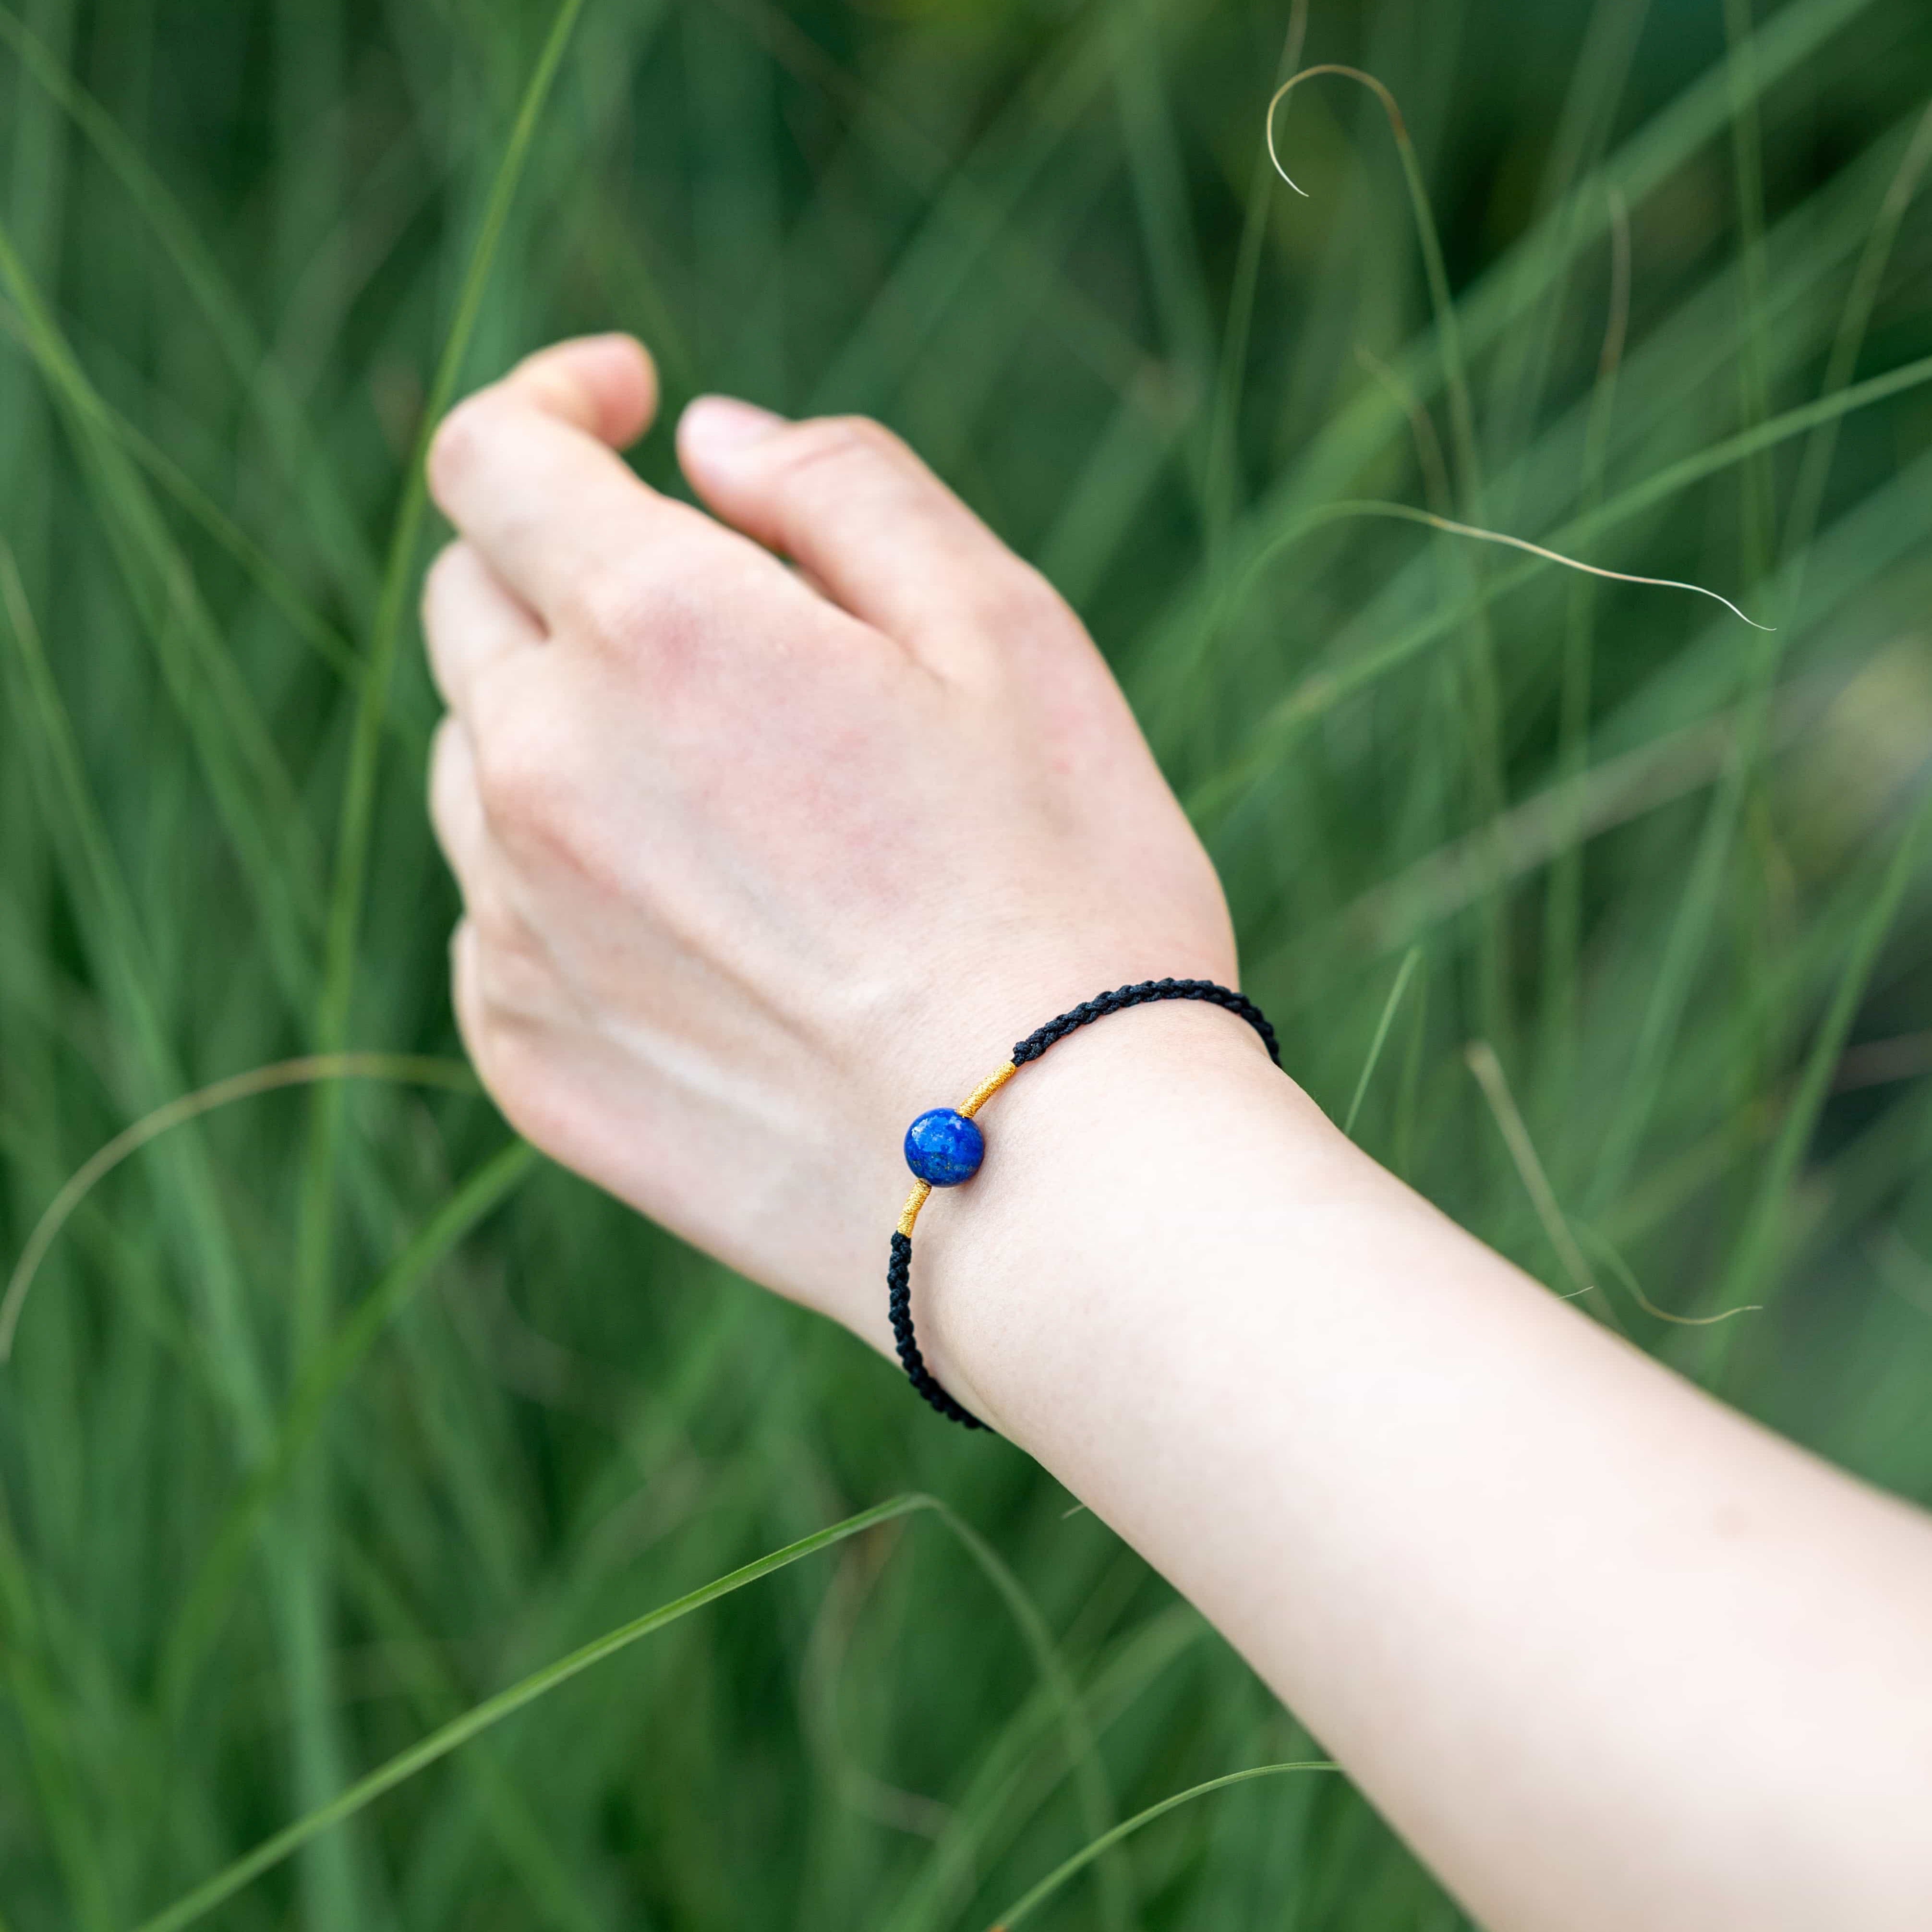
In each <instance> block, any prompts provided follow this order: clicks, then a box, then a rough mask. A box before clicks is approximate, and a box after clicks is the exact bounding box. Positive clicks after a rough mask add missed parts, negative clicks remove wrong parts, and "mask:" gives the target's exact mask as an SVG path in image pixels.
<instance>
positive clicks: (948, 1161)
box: [905, 1107, 986, 1187]
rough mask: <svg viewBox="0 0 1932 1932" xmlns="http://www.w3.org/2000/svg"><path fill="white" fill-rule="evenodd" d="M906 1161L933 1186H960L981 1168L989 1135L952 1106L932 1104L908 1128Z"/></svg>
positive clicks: (922, 1178)
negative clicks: (932, 1105) (981, 1131)
mask: <svg viewBox="0 0 1932 1932" xmlns="http://www.w3.org/2000/svg"><path fill="white" fill-rule="evenodd" d="M905 1157H906V1165H907V1166H908V1167H909V1168H910V1169H912V1171H913V1173H915V1174H916V1175H918V1176H919V1179H920V1180H922V1181H927V1182H929V1183H930V1184H932V1186H933V1187H958V1186H959V1184H960V1183H961V1182H962V1181H971V1179H972V1178H973V1177H974V1175H976V1174H977V1173H978V1172H980V1162H981V1161H983V1160H985V1159H986V1136H985V1135H984V1134H983V1133H980V1129H979V1124H978V1123H977V1121H970V1120H968V1118H966V1116H965V1115H964V1114H962V1113H959V1112H956V1111H955V1110H954V1109H953V1108H951V1107H931V1108H929V1109H927V1110H926V1112H924V1113H923V1114H922V1115H919V1118H918V1119H917V1120H916V1121H913V1124H912V1125H911V1126H910V1127H908V1128H907V1130H906V1137H905Z"/></svg>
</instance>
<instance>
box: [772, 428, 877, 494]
mask: <svg viewBox="0 0 1932 1932" xmlns="http://www.w3.org/2000/svg"><path fill="white" fill-rule="evenodd" d="M904 452H905V446H904V444H903V443H901V442H900V441H899V440H898V437H895V435H893V434H892V431H890V430H889V429H887V428H886V427H885V425H883V423H877V422H874V421H873V420H872V419H871V417H870V416H818V417H815V418H814V419H812V420H811V422H802V423H800V424H799V425H797V426H796V428H794V429H793V430H791V431H789V432H788V433H787V434H786V435H784V437H781V438H780V439H779V440H778V452H777V454H778V460H779V463H780V464H781V469H782V472H783V474H784V477H785V478H786V479H787V480H788V481H793V482H796V481H798V480H799V479H800V478H803V477H805V476H808V475H813V474H814V473H816V472H820V471H822V470H825V469H852V468H853V467H856V466H859V465H865V466H876V465H877V464H880V463H896V462H897V461H898V460H900V459H901V457H902V456H903V455H904Z"/></svg>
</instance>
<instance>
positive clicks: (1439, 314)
mask: <svg viewBox="0 0 1932 1932" xmlns="http://www.w3.org/2000/svg"><path fill="white" fill-rule="evenodd" d="M1319 74H1340V75H1342V76H1343V77H1344V78H1345V79H1346V80H1353V81H1358V82H1360V83H1361V85H1362V86H1364V87H1366V88H1367V89H1369V91H1370V92H1371V93H1372V94H1373V95H1375V97H1376V99H1377V100H1378V101H1380V102H1381V103H1382V111H1383V112H1384V113H1385V114H1387V115H1388V123H1389V130H1390V131H1391V133H1393V134H1394V136H1395V148H1396V152H1397V154H1398V155H1400V157H1401V160H1402V173H1403V180H1404V181H1406V183H1407V184H1408V186H1409V205H1410V207H1411V208H1412V209H1413V210H1414V211H1415V233H1416V239H1417V240H1418V242H1420V243H1421V248H1422V263H1423V272H1424V274H1425V275H1427V278H1428V281H1429V305H1430V308H1431V310H1432V311H1433V312H1434V317H1435V322H1436V335H1437V338H1438V339H1439V341H1441V343H1442V368H1443V377H1444V380H1445V385H1446V386H1447V387H1448V391H1449V419H1450V427H1451V432H1452V434H1451V441H1452V443H1454V448H1455V452H1456V465H1457V472H1458V474H1457V481H1458V484H1460V488H1461V490H1462V493H1463V505H1464V508H1466V510H1467V511H1470V512H1471V513H1472V514H1480V510H1479V505H1481V502H1482V496H1483V478H1482V465H1481V456H1480V455H1479V453H1478V449H1477V445H1476V414H1475V405H1474V404H1473V403H1472V401H1471V398H1470V392H1469V370H1468V368H1467V366H1466V364H1465V363H1464V361H1463V332H1462V328H1461V326H1460V323H1458V321H1457V316H1456V304H1455V300H1454V297H1452V296H1451V294H1450V293H1449V271H1448V266H1447V265H1446V264H1445V262H1444V261H1443V259H1442V237H1441V236H1440V235H1439V234H1438V233H1437V232H1436V216H1435V214H1434V211H1433V210H1432V209H1431V208H1430V205H1429V189H1428V186H1427V184H1426V183H1425V182H1424V180H1423V178H1422V163H1421V161H1420V160H1418V157H1417V155H1416V152H1415V142H1413V141H1412V140H1411V139H1409V123H1408V122H1407V121H1405V120H1404V119H1403V115H1402V110H1401V108H1400V107H1398V106H1397V104H1396V98H1395V96H1394V95H1393V94H1391V92H1389V90H1388V88H1387V87H1386V86H1385V85H1384V84H1383V83H1382V82H1381V81H1379V80H1377V79H1376V77H1375V76H1374V75H1373V74H1365V73H1364V71H1362V69H1361V68H1358V67H1344V66H1343V65H1340V63H1339V62H1334V61H1328V62H1323V63H1322V65H1320V66H1319V67H1306V68H1303V69H1302V70H1301V72H1300V73H1299V74H1291V75H1290V76H1289V78H1288V79H1287V80H1285V81H1283V83H1282V84H1281V85H1280V86H1279V87H1278V88H1277V89H1275V91H1274V98H1272V99H1271V101H1269V102H1268V115H1267V127H1268V159H1269V160H1271V161H1272V162H1274V169H1275V172H1276V173H1277V174H1278V175H1280V177H1281V178H1282V179H1283V181H1286V182H1287V184H1289V187H1292V188H1293V189H1294V190H1295V193H1297V194H1298V195H1300V196H1301V198H1302V199H1303V200H1304V201H1306V200H1307V199H1308V190H1307V189H1306V188H1304V187H1302V186H1301V184H1299V183H1298V181H1296V180H1295V177H1294V176H1293V175H1291V174H1290V173H1289V171H1288V170H1287V169H1286V168H1285V167H1284V166H1283V165H1282V160H1281V155H1280V151H1278V150H1277V148H1276V146H1275V141H1274V117H1275V110H1276V109H1277V108H1278V107H1280V105H1281V104H1282V103H1283V101H1286V99H1287V98H1288V97H1289V95H1290V94H1292V92H1294V91H1295V89H1297V88H1298V87H1299V86H1301V84H1302V83H1303V82H1304V81H1306V80H1314V79H1315V78H1316V77H1317V76H1318V75H1319Z"/></svg>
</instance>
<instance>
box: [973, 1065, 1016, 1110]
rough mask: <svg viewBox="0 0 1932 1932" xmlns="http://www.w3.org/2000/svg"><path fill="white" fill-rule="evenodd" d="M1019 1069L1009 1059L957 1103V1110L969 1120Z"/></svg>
mask: <svg viewBox="0 0 1932 1932" xmlns="http://www.w3.org/2000/svg"><path fill="white" fill-rule="evenodd" d="M1018 1072H1019V1068H1018V1067H1016V1066H1015V1065H1014V1064H1013V1062H1012V1061H1007V1064H1005V1065H1004V1067H1001V1069H1000V1070H999V1071H998V1073H989V1074H988V1075H987V1076H986V1079H983V1081H981V1082H980V1084H979V1085H978V1086H977V1087H976V1088H974V1089H973V1091H972V1092H971V1094H968V1096H967V1097H966V1098H965V1100H962V1101H961V1102H960V1103H959V1112H961V1113H962V1114H964V1115H965V1116H966V1118H967V1119H968V1120H969V1121H970V1120H971V1118H973V1116H974V1115H975V1114H977V1112H979V1111H980V1109H981V1108H982V1107H983V1106H985V1105H986V1103H987V1102H988V1101H989V1100H991V1099H992V1097H993V1096H994V1095H995V1094H997V1093H998V1091H1000V1089H1001V1088H1002V1087H1004V1085H1006V1084H1007V1082H1008V1081H1009V1080H1010V1079H1012V1078H1013V1076H1014V1075H1015V1074H1016V1073H1018Z"/></svg>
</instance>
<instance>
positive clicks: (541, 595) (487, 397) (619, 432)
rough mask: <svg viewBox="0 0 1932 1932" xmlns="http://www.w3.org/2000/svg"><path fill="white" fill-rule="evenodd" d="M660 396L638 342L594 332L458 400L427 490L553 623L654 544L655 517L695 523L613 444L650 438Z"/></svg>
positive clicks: (441, 433) (440, 436)
mask: <svg viewBox="0 0 1932 1932" xmlns="http://www.w3.org/2000/svg"><path fill="white" fill-rule="evenodd" d="M656 396H657V380H656V377H655V373H654V372H653V371H652V368H651V364H650V359H649V357H648V356H646V354H645V353H644V352H643V348H642V347H640V345H639V344H637V343H635V342H634V341H631V339H630V338H628V336H593V337H589V338H586V339H585V340H583V341H577V342H566V343H561V344H558V345H557V346H556V347H555V348H553V349H547V350H544V351H543V352H542V353H541V354H539V355H536V356H532V357H530V358H529V360H528V361H526V362H522V363H520V364H519V365H517V367H516V368H514V369H513V370H512V371H511V372H510V374H508V375H507V376H506V377H504V378H503V380H502V381H501V382H499V383H492V384H491V385H490V386H489V387H488V388H487V389H479V390H478V392H476V393H475V395H473V396H471V397H469V398H468V399H467V400H466V401H463V402H461V403H459V404H458V405H457V407H455V409H454V410H452V411H451V412H450V413H449V416H447V417H446V418H445V419H444V421H443V427H442V428H440V430H438V431H437V435H436V440H435V441H434V443H432V444H431V447H430V454H429V484H430V491H431V495H432V496H434V498H435V499H436V502H437V506H438V507H439V508H440V509H441V510H442V511H443V514H445V515H446V516H447V517H449V520H450V521H451V522H452V523H454V524H455V526H456V527H457V528H458V529H459V530H460V532H462V533H463V535H464V537H465V538H467V539H468V540H469V542H470V543H471V544H472V545H474V546H475V548H476V549H477V550H478V551H479V552H481V554H482V556H483V557H484V559H485V560H486V561H487V562H488V564H489V565H490V568H492V569H493V571H495V572H496V574H497V575H498V576H499V577H501V578H502V580H503V582H504V583H505V584H507V585H508V587H509V588H510V589H511V590H512V591H514V592H515V594H516V595H517V596H519V597H520V598H522V599H523V601H524V603H525V604H527V605H528V606H529V607H530V608H531V609H532V610H534V611H535V612H536V613H538V616H540V617H541V618H543V619H545V620H546V621H547V622H551V623H553V624H554V622H555V620H556V618H557V616H558V615H559V613H560V612H561V611H562V610H566V609H568V607H569V606H570V600H571V597H572V595H573V594H574V592H576V591H577V590H578V589H580V587H581V586H583V585H584V584H585V583H587V582H589V581H592V580H595V577H596V576H597V574H598V572H599V571H601V570H602V569H603V568H605V567H607V565H610V563H611V562H613V560H614V559H620V558H622V557H624V556H626V555H628V554H631V553H634V551H635V550H637V547H639V546H640V544H646V543H647V542H648V541H649V540H650V536H651V528H652V524H653V522H654V520H661V519H663V518H669V519H670V520H673V521H676V520H679V519H681V518H689V517H691V511H689V510H688V508H685V507H684V506H682V505H676V504H671V503H668V502H666V501H665V500H664V499H663V498H662V497H661V496H658V495H657V493H655V491H653V490H649V489H647V488H646V487H645V486H644V484H642V483H640V481H638V480H637V478H636V477H635V476H634V475H632V474H631V471H630V469H628V466H626V465H625V463H624V462H623V461H622V459H621V458H619V456H618V455H616V452H615V451H614V449H613V448H612V445H613V443H625V442H628V441H630V440H632V439H633V438H634V437H636V436H637V435H638V434H640V433H641V432H642V431H643V428H644V426H645V425H646V423H647V422H649V419H650V415H651V412H652V409H653V408H654V407H655V403H656ZM696 520H697V521H700V522H701V521H703V519H701V518H700V519H696Z"/></svg>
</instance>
